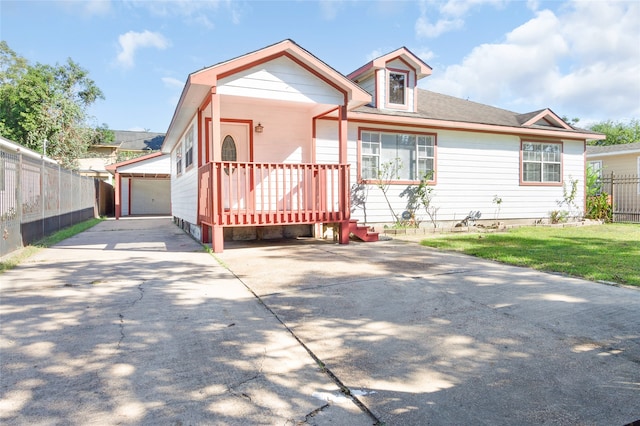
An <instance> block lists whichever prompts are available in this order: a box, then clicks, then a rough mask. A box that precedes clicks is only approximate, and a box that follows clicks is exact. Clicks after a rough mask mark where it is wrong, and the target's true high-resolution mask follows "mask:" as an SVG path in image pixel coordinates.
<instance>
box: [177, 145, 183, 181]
mask: <svg viewBox="0 0 640 426" xmlns="http://www.w3.org/2000/svg"><path fill="white" fill-rule="evenodd" d="M180 175H182V143H179V144H178V146H177V147H176V176H180Z"/></svg>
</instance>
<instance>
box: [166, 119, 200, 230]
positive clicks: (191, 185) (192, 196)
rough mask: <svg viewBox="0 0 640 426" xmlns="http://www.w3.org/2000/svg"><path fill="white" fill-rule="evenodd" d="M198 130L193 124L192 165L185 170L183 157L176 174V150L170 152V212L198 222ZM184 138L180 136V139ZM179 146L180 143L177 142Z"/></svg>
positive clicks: (186, 128)
mask: <svg viewBox="0 0 640 426" xmlns="http://www.w3.org/2000/svg"><path fill="white" fill-rule="evenodd" d="M194 123H195V120H192V122H191V123H189V124H188V125H187V126H186V127H185V129H184V131H185V132H186V131H187V130H188V129H189V126H191V125H192V124H194ZM197 133H198V130H197V126H195V130H194V144H193V165H192V166H191V167H189V168H188V169H186V170H185V168H184V158H183V165H182V174H181V175H180V176H177V175H176V150H175V149H174V150H173V151H172V152H171V160H170V162H171V214H172V215H173V216H175V217H178V218H180V219H183V220H186V221H187V222H189V223H192V224H195V223H198V167H197V164H198V144H197V142H196V141H197V140H198V134H197ZM183 138H184V134H183V136H181V139H180V140H181V141H182V139H183ZM178 145H179V146H181V144H178Z"/></svg>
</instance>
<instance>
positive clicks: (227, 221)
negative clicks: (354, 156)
mask: <svg viewBox="0 0 640 426" xmlns="http://www.w3.org/2000/svg"><path fill="white" fill-rule="evenodd" d="M348 179H349V165H347V164H281V163H241V162H211V163H207V164H205V165H204V166H202V167H200V169H199V170H198V180H199V188H200V193H199V200H198V219H199V222H200V223H204V224H206V225H209V226H251V225H255V226H267V225H286V224H310V223H336V222H344V221H348V220H349V188H348V182H349V180H348Z"/></svg>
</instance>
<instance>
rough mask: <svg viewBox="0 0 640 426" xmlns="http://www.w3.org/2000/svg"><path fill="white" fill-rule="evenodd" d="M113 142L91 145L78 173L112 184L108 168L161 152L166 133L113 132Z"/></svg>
mask: <svg viewBox="0 0 640 426" xmlns="http://www.w3.org/2000/svg"><path fill="white" fill-rule="evenodd" d="M113 136H114V138H113V141H111V142H108V143H98V144H94V145H91V146H90V147H89V149H88V150H87V153H86V154H85V155H84V157H83V158H80V159H78V173H80V174H81V175H83V176H90V177H95V178H97V179H101V180H104V181H106V182H108V183H112V182H111V179H112V177H113V176H112V175H111V174H110V173H109V172H108V171H107V169H106V166H108V165H111V164H115V163H117V162H122V161H126V160H130V159H132V158H135V157H140V156H142V155H147V154H150V153H152V152H157V151H160V147H161V146H162V142H163V141H164V133H156V132H141V131H133V130H113Z"/></svg>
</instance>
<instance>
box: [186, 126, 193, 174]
mask: <svg viewBox="0 0 640 426" xmlns="http://www.w3.org/2000/svg"><path fill="white" fill-rule="evenodd" d="M184 151H185V153H184V168H185V169H186V168H187V167H189V166H190V165H191V164H193V126H191V127H190V128H189V130H188V131H187V135H186V136H185V138H184Z"/></svg>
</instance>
